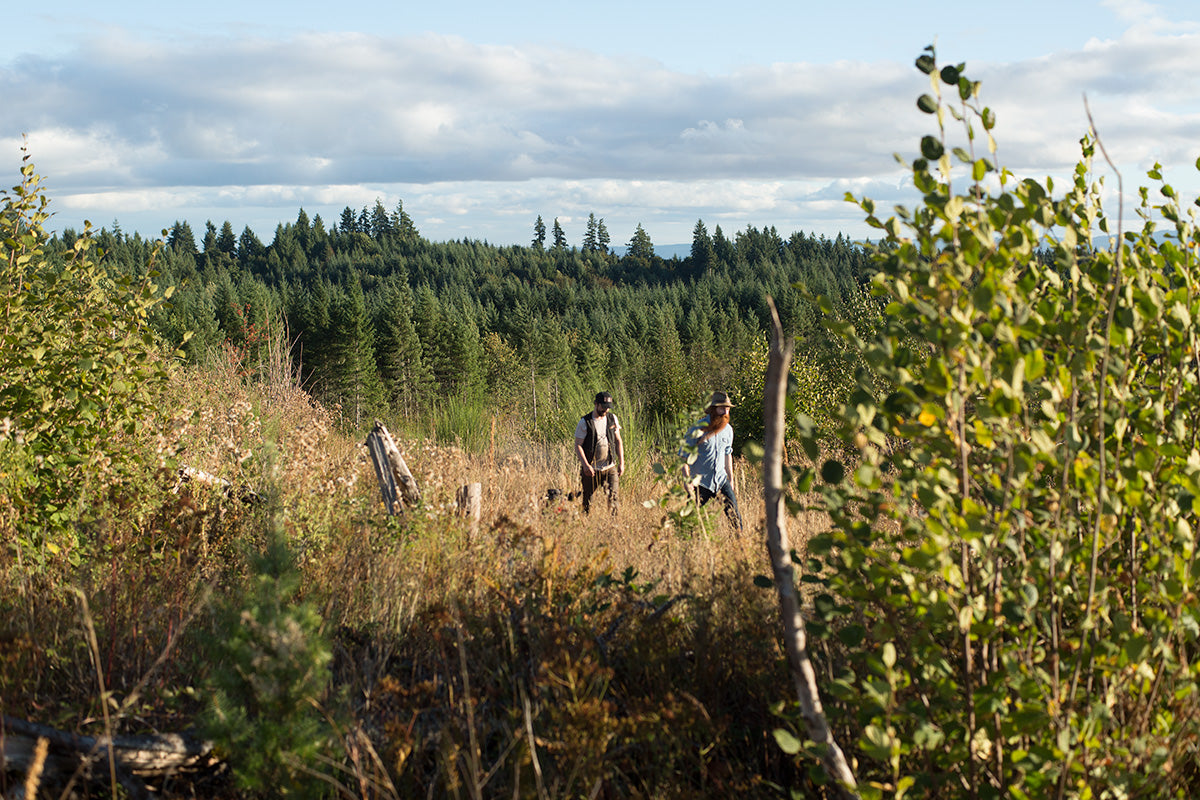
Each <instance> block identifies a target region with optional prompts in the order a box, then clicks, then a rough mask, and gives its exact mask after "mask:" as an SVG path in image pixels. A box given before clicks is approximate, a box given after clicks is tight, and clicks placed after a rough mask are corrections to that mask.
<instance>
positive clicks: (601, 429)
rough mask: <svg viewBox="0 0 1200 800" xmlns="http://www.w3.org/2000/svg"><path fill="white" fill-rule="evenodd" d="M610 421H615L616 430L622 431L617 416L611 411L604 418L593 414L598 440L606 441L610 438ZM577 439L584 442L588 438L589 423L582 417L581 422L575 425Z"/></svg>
mask: <svg viewBox="0 0 1200 800" xmlns="http://www.w3.org/2000/svg"><path fill="white" fill-rule="evenodd" d="M610 419H611V420H612V421H613V425H614V430H618V431H619V430H621V423H620V421H619V420H618V419H617V415H616V414H614V413H613V412H611V411H610V412H608V413H607V414H605V415H604V416H603V417H597V416H596V412H594V411H593V412H592V421H593V422H594V423H596V438H597V439H606V438H607V437H608V421H609V420H610ZM575 438H576V440H583V439H586V438H587V422H586V421H585V420H584V419H583V417H580V418H579V422H578V423H577V424H576V425H575Z"/></svg>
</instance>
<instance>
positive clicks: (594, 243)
mask: <svg viewBox="0 0 1200 800" xmlns="http://www.w3.org/2000/svg"><path fill="white" fill-rule="evenodd" d="M580 249H581V250H583V252H585V253H594V252H596V251H597V250H599V249H600V244H599V240H598V239H597V231H596V215H595V213H592V214H588V221H587V230H586V232H585V233H584V234H583V247H581V248H580Z"/></svg>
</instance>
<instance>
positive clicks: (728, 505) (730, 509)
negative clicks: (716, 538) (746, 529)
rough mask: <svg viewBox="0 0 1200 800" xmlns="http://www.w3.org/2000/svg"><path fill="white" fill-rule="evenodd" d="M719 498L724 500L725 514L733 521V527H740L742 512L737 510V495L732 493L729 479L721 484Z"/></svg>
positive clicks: (737, 528)
mask: <svg viewBox="0 0 1200 800" xmlns="http://www.w3.org/2000/svg"><path fill="white" fill-rule="evenodd" d="M721 498H722V500H724V502H725V516H726V517H728V518H729V521H730V522H731V523H733V527H734V528H735V529H736V530H738V531H740V530H741V529H742V512H741V511H739V510H738V503H737V495H735V494H734V493H733V485H732V484H730V483H729V481H725V483H723V484H721Z"/></svg>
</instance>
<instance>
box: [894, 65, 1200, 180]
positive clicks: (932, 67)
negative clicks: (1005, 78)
mask: <svg viewBox="0 0 1200 800" xmlns="http://www.w3.org/2000/svg"><path fill="white" fill-rule="evenodd" d="M917 69H919V70H921V72H923V73H925V74H926V75H928V74H929V73H931V72H933V71H934V70H935V69H937V62H936V61H935V60H934V59H933V56H930V55H920V56H917ZM1197 163H1198V164H1200V162H1197Z"/></svg>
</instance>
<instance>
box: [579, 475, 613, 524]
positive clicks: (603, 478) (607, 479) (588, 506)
mask: <svg viewBox="0 0 1200 800" xmlns="http://www.w3.org/2000/svg"><path fill="white" fill-rule="evenodd" d="M579 479H580V480H581V481H583V513H585V514H587V513H589V512H591V510H592V495H593V494H595V493H596V490H597V489H599V488H600V487H602V486H603V487H604V491H605V492H607V493H608V510H609V511H611V512H612V513H613V514H616V513H617V489H618V485H619V484H618V481H617V471H616V470H615V469H610V470H609V471H608V472H597V473H596V474H595V475H592V476H590V477H589V476H588V475H587V474H585V473H584V471H583V470H580V471H579Z"/></svg>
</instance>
